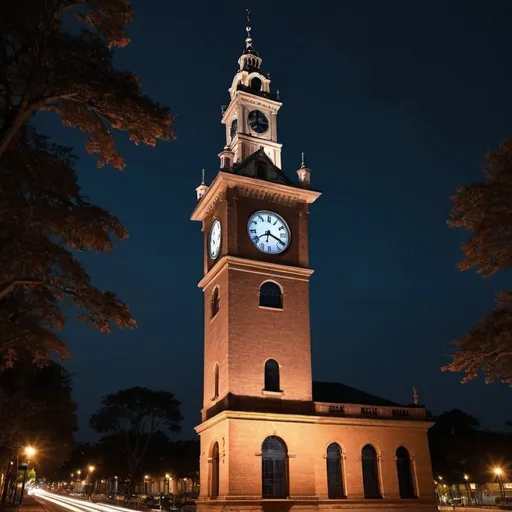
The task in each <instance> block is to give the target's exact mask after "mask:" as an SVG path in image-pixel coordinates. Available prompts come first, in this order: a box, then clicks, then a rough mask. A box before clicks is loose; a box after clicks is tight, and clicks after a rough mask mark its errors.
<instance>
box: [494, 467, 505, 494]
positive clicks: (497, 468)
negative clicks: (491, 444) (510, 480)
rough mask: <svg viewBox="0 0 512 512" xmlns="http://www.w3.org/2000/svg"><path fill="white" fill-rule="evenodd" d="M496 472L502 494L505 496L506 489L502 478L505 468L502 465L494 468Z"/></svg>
mask: <svg viewBox="0 0 512 512" xmlns="http://www.w3.org/2000/svg"><path fill="white" fill-rule="evenodd" d="M494 474H495V475H496V476H497V477H498V483H499V484H500V494H501V497H502V498H504V497H505V489H504V488H503V479H502V478H501V475H502V474H503V470H502V469H501V468H500V467H495V468H494Z"/></svg>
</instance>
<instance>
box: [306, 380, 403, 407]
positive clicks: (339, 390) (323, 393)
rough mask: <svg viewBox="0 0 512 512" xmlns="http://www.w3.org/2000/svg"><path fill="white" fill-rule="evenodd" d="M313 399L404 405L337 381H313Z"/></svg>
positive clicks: (348, 402)
mask: <svg viewBox="0 0 512 512" xmlns="http://www.w3.org/2000/svg"><path fill="white" fill-rule="evenodd" d="M313 401H314V402H329V403H334V404H360V405H376V406H389V407H404V406H403V405H400V404H397V403H395V402H391V401H390V400H386V399H385V398H380V397H378V396H375V395H371V394H370V393H366V392H365V391H361V390H360V389H356V388H351V387H350V386H345V384H340V383H338V382H318V381H313Z"/></svg>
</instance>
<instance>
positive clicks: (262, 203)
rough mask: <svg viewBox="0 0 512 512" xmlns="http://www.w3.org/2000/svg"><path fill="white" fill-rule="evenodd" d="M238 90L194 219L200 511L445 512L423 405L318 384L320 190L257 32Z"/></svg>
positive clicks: (234, 85) (243, 59) (233, 87)
mask: <svg viewBox="0 0 512 512" xmlns="http://www.w3.org/2000/svg"><path fill="white" fill-rule="evenodd" d="M229 92H230V100H231V101H230V104H229V106H227V108H226V109H225V111H224V115H223V118H222V122H223V124H224V125H225V127H226V146H225V147H224V150H223V151H222V152H221V153H220V154H219V157H220V161H221V163H220V171H219V172H218V174H217V176H216V177H215V179H214V180H213V182H212V183H211V185H209V186H208V185H206V184H205V183H204V179H203V183H202V184H201V185H200V186H199V187H198V188H197V196H198V204H197V207H196V208H195V210H194V212H193V214H192V220H195V221H200V222H201V223H202V231H203V233H204V277H203V279H202V280H201V281H200V283H199V286H200V287H201V288H202V290H203V292H204V304H205V308H204V315H205V316H204V323H205V331H204V336H205V343H204V397H203V409H202V423H201V424H200V425H199V426H198V427H197V428H196V430H197V432H198V433H199V435H200V437H201V459H200V480H201V486H200V496H199V500H198V507H199V510H200V511H201V512H203V511H206V510H212V511H213V510H217V509H226V507H227V510H230V511H234V510H242V509H243V510H247V511H249V510H251V511H252V510H254V511H259V510H269V509H272V510H275V511H281V510H289V509H294V510H298V509H301V510H318V509H322V510H333V509H339V508H343V509H346V510H355V509H367V508H368V509H369V508H372V509H373V508H386V509H387V510H389V511H395V510H434V509H435V508H436V499H435V492H434V485H433V479H432V470H431V465H430V456H429V449H428V443H427V429H428V428H429V427H430V425H431V424H430V423H429V422H428V421H427V419H426V416H425V409H424V408H423V407H421V406H419V405H418V404H417V403H416V404H412V405H409V406H402V405H398V404H394V403H392V402H389V401H387V400H384V399H381V398H378V397H375V396H373V395H369V394H367V393H364V392H362V391H359V390H356V389H354V388H350V387H348V386H345V385H343V384H335V383H322V382H314V381H313V379H312V374H311V343H310V321H309V279H310V277H311V274H312V273H313V270H311V269H310V268H309V259H308V214H309V209H310V205H311V204H312V203H313V202H314V201H316V199H318V198H319V197H320V193H319V192H317V191H315V190H314V189H313V188H311V171H310V169H308V168H307V167H306V166H305V165H304V162H303V163H302V166H301V167H300V168H299V169H298V171H297V175H298V177H297V180H295V181H292V180H290V179H289V178H288V177H287V176H286V175H285V174H284V173H283V171H282V170H281V144H279V143H278V140H277V114H278V111H279V108H280V107H281V103H280V101H279V98H278V96H277V95H276V94H274V93H273V92H272V91H271V89H270V80H269V78H268V76H267V75H265V74H264V73H263V72H262V71H261V58H260V57H259V56H258V54H257V53H256V51H255V50H254V48H253V46H252V39H251V35H250V27H248V29H247V39H246V49H245V52H244V54H243V55H242V56H241V57H240V59H239V71H238V73H237V74H236V76H235V79H234V80H233V83H232V85H231V88H230V89H229Z"/></svg>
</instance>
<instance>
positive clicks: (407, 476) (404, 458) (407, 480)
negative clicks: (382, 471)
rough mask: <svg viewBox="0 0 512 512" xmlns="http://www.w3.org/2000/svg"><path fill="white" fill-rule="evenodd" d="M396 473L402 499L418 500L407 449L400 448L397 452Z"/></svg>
mask: <svg viewBox="0 0 512 512" xmlns="http://www.w3.org/2000/svg"><path fill="white" fill-rule="evenodd" d="M396 471H397V473H398V489H399V492H400V498H404V499H407V498H416V493H415V492H414V484H413V481H412V468H411V458H410V456H409V452H408V451H407V448H404V447H403V446H399V447H398V448H397V450H396Z"/></svg>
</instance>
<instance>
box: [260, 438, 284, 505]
mask: <svg viewBox="0 0 512 512" xmlns="http://www.w3.org/2000/svg"><path fill="white" fill-rule="evenodd" d="M261 463H262V468H261V475H262V496H263V498H287V497H288V448H287V447H286V444H285V442H284V441H283V440H282V439H281V438H279V437H277V436H270V437H267V438H266V439H265V440H264V441H263V444H262V445H261Z"/></svg>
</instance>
